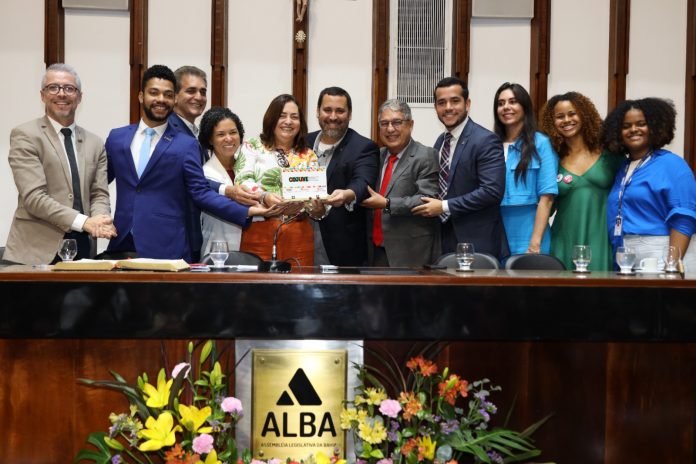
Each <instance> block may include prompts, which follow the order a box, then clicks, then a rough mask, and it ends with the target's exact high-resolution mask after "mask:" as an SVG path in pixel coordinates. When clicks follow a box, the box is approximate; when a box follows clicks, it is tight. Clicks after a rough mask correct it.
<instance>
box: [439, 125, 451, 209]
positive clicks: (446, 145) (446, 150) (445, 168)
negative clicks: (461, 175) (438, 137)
mask: <svg viewBox="0 0 696 464" xmlns="http://www.w3.org/2000/svg"><path fill="white" fill-rule="evenodd" d="M451 141H452V134H450V133H449V132H445V138H444V140H443V141H442V151H441V152H440V171H439V174H438V186H439V187H440V188H439V192H438V196H437V197H438V198H439V199H440V200H444V199H445V196H446V195H447V178H448V177H449V170H450V142H451ZM448 218H449V213H442V214H441V215H440V220H441V221H442V222H445V221H447V219H448Z"/></svg>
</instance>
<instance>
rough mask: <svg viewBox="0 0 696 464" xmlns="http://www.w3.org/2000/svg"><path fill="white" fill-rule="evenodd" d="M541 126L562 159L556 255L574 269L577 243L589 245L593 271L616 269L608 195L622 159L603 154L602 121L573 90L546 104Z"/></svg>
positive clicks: (554, 231) (555, 224)
mask: <svg viewBox="0 0 696 464" xmlns="http://www.w3.org/2000/svg"><path fill="white" fill-rule="evenodd" d="M540 119H541V121H540V126H541V129H542V131H543V132H544V133H546V134H547V135H548V136H549V138H550V139H551V143H552V145H553V148H554V149H555V150H556V152H557V153H558V155H559V156H560V165H559V168H558V176H557V178H556V181H557V182H558V196H557V197H556V200H555V202H554V208H555V210H556V216H555V218H554V220H553V225H552V226H551V254H553V255H554V256H556V257H557V258H558V259H560V260H561V261H563V263H564V264H565V265H566V268H567V269H573V267H574V266H573V260H572V252H573V246H574V245H589V246H590V249H591V250H592V261H591V262H590V266H589V269H591V270H595V271H606V270H610V269H612V268H613V261H614V259H613V257H612V256H611V247H610V245H609V236H608V235H607V196H608V194H609V190H610V189H611V186H612V185H613V183H614V177H615V176H616V170H617V169H618V167H619V163H620V162H621V159H620V158H619V157H618V156H615V155H612V154H611V153H609V152H607V151H602V145H601V124H602V119H601V118H600V116H599V113H598V112H597V109H596V108H595V106H594V104H593V103H592V102H591V101H590V99H588V98H587V97H585V96H584V95H582V94H580V93H577V92H568V93H565V94H563V95H556V96H554V97H552V98H551V99H550V100H549V101H548V102H547V103H546V105H545V106H544V109H543V110H542V113H541V117H540Z"/></svg>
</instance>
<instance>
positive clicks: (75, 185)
mask: <svg viewBox="0 0 696 464" xmlns="http://www.w3.org/2000/svg"><path fill="white" fill-rule="evenodd" d="M60 132H61V133H62V134H63V142H65V153H66V154H67V155H68V162H69V163H70V174H71V175H72V189H73V209H75V210H77V211H79V212H80V213H81V214H83V213H84V210H83V208H82V192H81V190H80V173H79V171H78V170H77V159H76V158H75V150H74V149H73V143H72V131H71V130H70V129H69V128H67V127H65V128H63V129H61V130H60Z"/></svg>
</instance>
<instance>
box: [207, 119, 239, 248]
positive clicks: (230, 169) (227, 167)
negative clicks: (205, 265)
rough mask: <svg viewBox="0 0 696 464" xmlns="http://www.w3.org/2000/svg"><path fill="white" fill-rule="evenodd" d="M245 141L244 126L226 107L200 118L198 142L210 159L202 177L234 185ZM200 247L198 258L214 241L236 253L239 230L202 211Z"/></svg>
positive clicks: (235, 226)
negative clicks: (239, 152) (238, 158)
mask: <svg viewBox="0 0 696 464" xmlns="http://www.w3.org/2000/svg"><path fill="white" fill-rule="evenodd" d="M243 140H244V125H242V121H241V120H240V119H239V116H237V115H236V114H234V113H233V112H232V111H230V110H229V109H228V108H223V107H220V106H214V107H212V108H210V109H209V110H208V111H207V112H206V113H205V114H204V115H203V117H202V118H201V129H200V132H199V133H198V141H199V142H200V144H201V146H202V147H204V148H206V149H207V150H208V151H209V152H212V154H213V156H211V157H210V159H209V160H208V161H207V162H206V163H205V164H204V165H203V173H204V174H205V177H206V178H208V179H211V180H213V181H215V182H220V183H222V184H226V185H231V184H232V183H233V182H234V165H235V156H236V155H237V152H238V150H239V147H240V145H241V144H242V141H243ZM201 229H202V232H203V245H202V248H201V256H206V255H207V254H208V253H210V245H211V243H212V242H213V241H215V240H224V241H225V242H227V244H228V246H229V249H230V251H233V250H239V242H240V241H241V237H242V227H241V226H238V225H237V224H232V223H230V222H227V221H225V220H222V219H220V218H218V217H216V216H213V215H212V214H208V213H206V212H205V211H204V212H202V214H201Z"/></svg>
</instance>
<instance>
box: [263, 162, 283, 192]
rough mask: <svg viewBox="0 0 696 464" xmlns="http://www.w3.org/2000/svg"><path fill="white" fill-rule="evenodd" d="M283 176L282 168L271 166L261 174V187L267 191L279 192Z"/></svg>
mask: <svg viewBox="0 0 696 464" xmlns="http://www.w3.org/2000/svg"><path fill="white" fill-rule="evenodd" d="M281 177H282V176H281V170H280V168H271V169H269V170H268V171H266V172H264V173H263V175H262V176H261V187H263V189H264V190H265V191H267V192H272V193H279V192H280V185H281Z"/></svg>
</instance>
